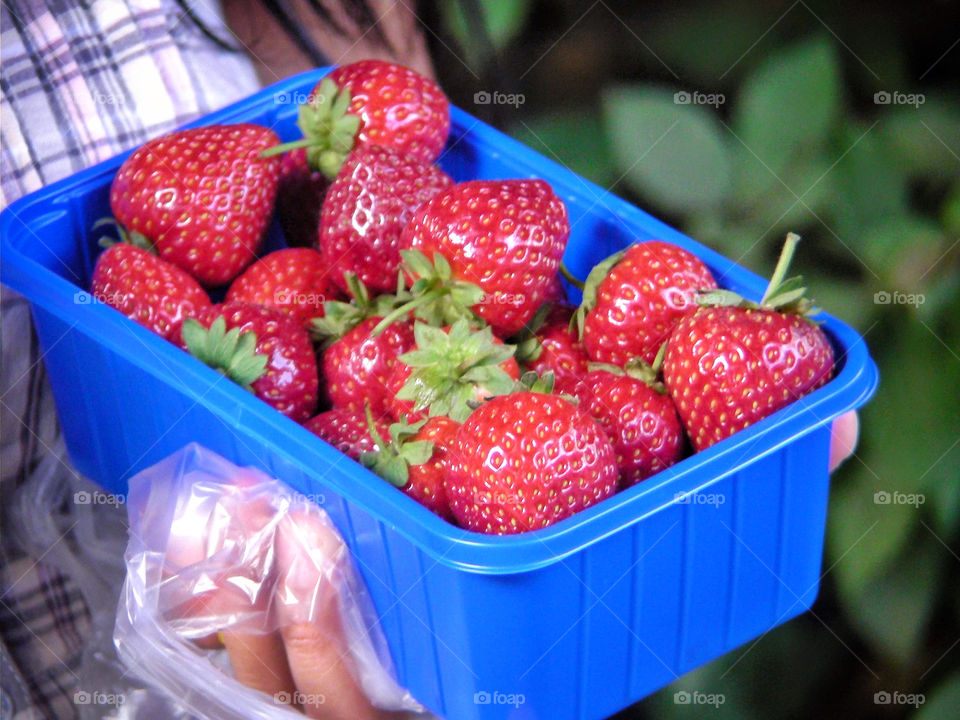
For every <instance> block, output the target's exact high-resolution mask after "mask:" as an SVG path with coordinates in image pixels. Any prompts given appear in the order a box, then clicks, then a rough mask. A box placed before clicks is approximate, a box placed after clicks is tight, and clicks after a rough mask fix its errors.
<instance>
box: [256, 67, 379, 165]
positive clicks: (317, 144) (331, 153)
mask: <svg viewBox="0 0 960 720" xmlns="http://www.w3.org/2000/svg"><path fill="white" fill-rule="evenodd" d="M349 107H350V91H349V90H347V89H342V90H341V89H340V88H339V87H338V86H337V84H336V83H335V82H334V81H333V80H331V79H330V78H329V77H327V78H324V79H323V80H322V81H321V82H320V87H319V88H317V92H316V93H314V94H313V95H311V97H310V99H309V100H308V101H307V102H306V103H303V104H302V105H300V107H299V108H297V127H299V128H300V132H302V133H303V138H302V139H300V140H294V141H292V142H288V143H283V144H281V145H275V146H273V147H271V148H267V149H266V150H264V151H263V152H261V153H260V157H262V158H268V157H272V156H274V155H279V154H281V153H285V152H287V151H289V150H296V149H298V148H306V150H307V164H309V165H310V168H311V169H312V170H316V171H319V172H321V173H323V174H324V175H325V176H326V177H327V178H329V179H330V180H333V179H334V178H335V177H336V176H337V173H338V172H340V168H341V167H342V166H343V162H344V160H346V159H347V156H348V155H349V154H350V151H351V150H353V145H354V139H355V138H356V135H357V131H358V130H359V129H360V117H359V116H358V115H354V114H353V113H350V112H347V110H348V109H349Z"/></svg>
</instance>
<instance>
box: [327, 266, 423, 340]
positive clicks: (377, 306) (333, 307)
mask: <svg viewBox="0 0 960 720" xmlns="http://www.w3.org/2000/svg"><path fill="white" fill-rule="evenodd" d="M344 278H345V279H346V282H347V292H348V293H349V294H350V296H351V300H350V301H349V302H344V301H342V300H327V301H326V302H325V303H323V317H318V318H314V319H313V320H311V321H310V334H311V336H312V337H313V339H314V340H316V341H317V342H319V343H320V344H321V345H322V346H323V347H324V348H327V347H329V346H330V345H332V344H333V343H335V342H336V341H337V340H339V339H340V338H342V337H343V336H344V335H346V334H347V333H348V332H350V331H351V330H353V328H355V327H356V326H357V325H359V324H360V323H362V322H363V321H364V320H368V319H370V318H372V317H383V316H384V315H389V314H390V313H391V312H393V310H394V309H396V308H397V307H398V306H400V305H403V304H404V303H406V302H408V301H409V300H410V293H409V292H407V289H406V283H405V282H404V277H403V273H402V272H401V273H398V274H397V291H396V292H395V293H383V294H381V295H377V296H376V297H375V298H371V297H370V291H369V290H368V289H367V286H366V285H364V283H363V281H362V280H361V279H360V278H359V277H357V275H356V273H352V272H346V273H344Z"/></svg>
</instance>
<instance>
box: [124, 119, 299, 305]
mask: <svg viewBox="0 0 960 720" xmlns="http://www.w3.org/2000/svg"><path fill="white" fill-rule="evenodd" d="M276 142H277V136H276V134H275V133H274V132H273V131H272V130H269V129H268V128H265V127H261V126H259V125H252V124H249V123H244V124H239V125H211V126H209V127H201V128H193V129H191V130H178V131H176V132H173V133H170V134H168V135H164V136H162V137H159V138H156V139H154V140H151V141H150V142H148V143H146V144H144V145H142V146H140V147H139V148H138V149H137V150H135V151H134V152H133V154H131V155H130V157H128V158H127V159H126V160H125V161H124V163H123V165H121V166H120V170H119V171H118V172H117V175H116V177H114V179H113V184H112V185H111V186H110V207H111V208H112V210H113V214H114V216H115V217H116V218H117V220H118V221H119V222H120V223H122V224H123V225H124V226H125V227H126V228H127V230H128V231H130V232H131V233H139V234H140V235H142V236H144V237H146V238H147V240H149V241H150V242H151V243H152V244H153V245H154V246H156V249H157V252H158V254H159V255H160V257H162V258H163V259H164V260H167V261H168V262H172V263H173V264H174V265H177V266H178V267H181V268H183V269H184V270H186V271H187V272H188V273H190V274H191V275H193V276H194V277H195V278H196V279H197V280H199V281H200V282H201V283H202V284H203V285H206V286H210V287H212V286H218V285H223V284H225V283H227V282H229V281H230V280H232V279H233V278H234V277H236V275H237V274H238V273H239V272H240V271H241V270H243V268H245V267H246V266H247V265H249V264H250V263H251V262H252V261H253V259H254V257H255V256H256V253H257V250H258V248H259V247H260V243H261V241H262V239H263V236H264V233H265V232H266V229H267V223H268V222H269V221H270V216H271V214H272V213H273V201H274V197H275V195H276V192H277V178H278V174H279V171H280V161H279V160H278V159H276V158H272V159H263V158H260V157H259V154H260V152H261V151H262V150H264V149H265V148H268V147H270V146H272V145H273V144H274V143H276Z"/></svg>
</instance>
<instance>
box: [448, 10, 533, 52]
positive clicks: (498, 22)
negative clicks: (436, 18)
mask: <svg viewBox="0 0 960 720" xmlns="http://www.w3.org/2000/svg"><path fill="white" fill-rule="evenodd" d="M477 6H478V8H479V10H480V15H481V17H482V19H483V23H484V25H485V27H486V30H487V33H488V34H489V37H490V43H491V44H492V45H493V48H494V50H496V51H502V50H503V49H504V48H505V47H507V46H508V45H509V44H510V43H511V42H512V41H513V40H514V39H515V38H516V37H517V35H518V34H519V33H520V31H521V30H523V27H524V24H525V23H526V20H527V17H528V16H529V14H530V7H531V3H530V0H510V2H503V0H478V2H477ZM438 7H439V9H440V13H441V18H442V20H443V24H444V26H445V27H446V29H447V31H448V32H449V33H450V34H451V35H453V37H454V38H455V39H456V41H457V44H458V45H459V46H460V48H461V49H462V50H463V51H464V54H465V55H466V59H467V62H468V64H470V65H477V64H481V63H483V62H484V61H485V60H486V59H487V58H486V56H485V54H484V47H483V45H482V44H481V43H480V42H478V40H477V37H476V33H475V32H473V31H472V25H471V24H470V23H468V22H467V18H466V17H465V16H464V14H463V3H461V2H448V3H440V4H439V5H438Z"/></svg>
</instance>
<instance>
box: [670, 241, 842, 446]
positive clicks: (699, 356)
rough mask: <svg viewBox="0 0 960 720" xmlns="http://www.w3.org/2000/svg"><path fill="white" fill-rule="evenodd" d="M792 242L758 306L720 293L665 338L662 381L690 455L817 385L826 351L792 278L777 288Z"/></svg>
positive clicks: (823, 376) (824, 375) (828, 366)
mask: <svg viewBox="0 0 960 720" xmlns="http://www.w3.org/2000/svg"><path fill="white" fill-rule="evenodd" d="M799 240H800V238H799V236H797V235H794V234H793V233H790V234H789V235H787V240H786V243H785V244H784V247H783V252H782V253H781V255H780V260H779V262H778V263H777V267H776V269H775V270H774V274H773V277H772V279H771V280H770V284H769V285H768V287H767V290H766V292H765V293H764V295H763V298H762V299H761V300H760V302H759V303H753V302H749V301H747V300H744V299H743V298H741V297H740V296H738V295H735V294H734V293H732V292H730V291H727V290H720V291H716V292H713V293H708V294H706V295H704V296H702V297H701V298H699V300H698V302H700V303H701V304H702V305H704V307H701V308H700V309H699V310H697V311H696V313H694V314H693V315H691V316H688V317H686V318H684V319H683V320H681V321H680V322H679V323H678V324H677V326H676V328H675V329H674V331H673V334H672V335H671V336H670V341H669V343H668V344H667V352H666V357H665V359H664V363H663V374H664V381H665V383H666V386H667V389H668V390H669V391H670V394H671V396H672V397H673V399H674V402H675V403H676V406H677V410H678V412H679V414H680V419H681V420H682V421H683V425H684V427H685V428H686V431H687V435H688V436H689V437H690V440H691V442H692V443H693V447H694V449H696V450H703V449H705V448H708V447H710V446H711V445H713V444H714V443H716V442H718V441H720V440H723V439H724V438H726V437H728V436H730V435H732V434H733V433H735V432H737V431H738V430H742V429H743V428H745V427H747V426H748V425H751V424H753V423H755V422H757V421H758V420H760V419H762V418H764V417H766V416H768V415H770V414H771V413H773V412H776V411H777V410H779V409H780V408H782V407H784V406H785V405H788V404H789V403H791V402H793V401H794V400H796V399H798V398H801V397H803V396H804V395H806V394H807V393H809V392H811V391H813V390H815V389H816V388H818V387H820V386H821V385H824V384H825V383H826V382H827V381H829V380H830V378H831V376H832V375H833V350H832V348H831V347H830V342H829V340H828V339H827V336H826V335H825V334H824V332H823V331H822V330H821V329H820V328H819V327H818V326H817V325H816V324H815V323H814V322H812V321H811V320H809V319H808V318H807V315H809V314H812V313H813V308H812V306H811V303H810V301H809V300H807V299H805V298H804V297H803V295H804V291H805V288H803V287H801V282H802V281H801V279H800V278H799V277H795V278H791V279H789V280H784V277H785V275H786V272H787V268H788V266H789V264H790V260H791V258H792V257H793V252H794V249H795V247H796V244H797V242H798V241H799Z"/></svg>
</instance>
